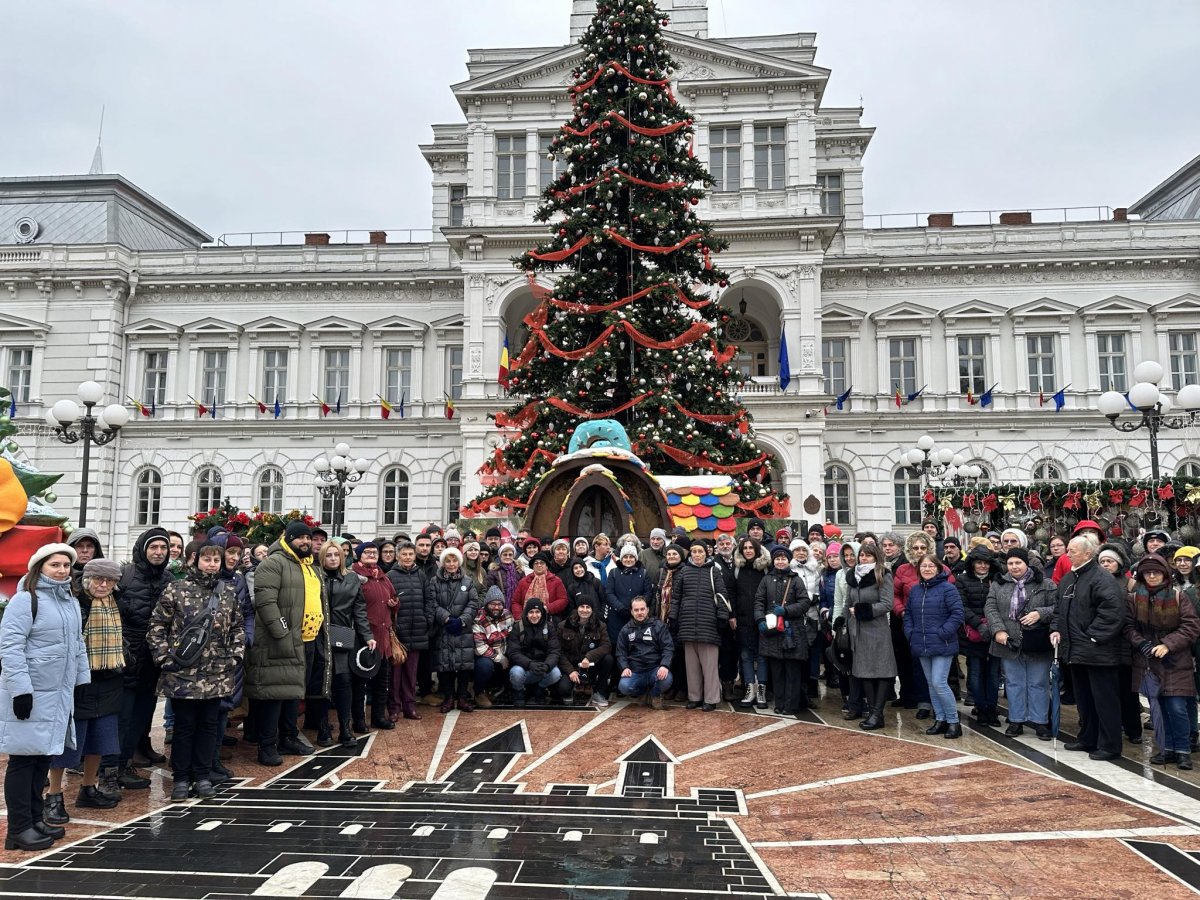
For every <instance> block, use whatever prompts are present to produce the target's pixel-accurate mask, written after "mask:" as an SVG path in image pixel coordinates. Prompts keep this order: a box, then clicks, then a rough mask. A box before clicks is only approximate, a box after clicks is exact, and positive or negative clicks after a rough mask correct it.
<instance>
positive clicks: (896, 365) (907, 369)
mask: <svg viewBox="0 0 1200 900" xmlns="http://www.w3.org/2000/svg"><path fill="white" fill-rule="evenodd" d="M888 358H889V361H890V368H889V373H888V374H889V375H890V376H891V379H892V384H891V388H892V390H895V389H896V388H899V389H900V393H902V394H904V395H905V396H907V395H909V394H915V393H916V391H917V339H916V338H892V339H891V340H889V341H888Z"/></svg>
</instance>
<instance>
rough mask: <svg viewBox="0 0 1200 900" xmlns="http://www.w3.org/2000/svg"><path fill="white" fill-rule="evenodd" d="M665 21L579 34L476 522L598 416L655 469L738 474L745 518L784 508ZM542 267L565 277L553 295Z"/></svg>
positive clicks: (506, 501) (622, 0)
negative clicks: (538, 279)
mask: <svg viewBox="0 0 1200 900" xmlns="http://www.w3.org/2000/svg"><path fill="white" fill-rule="evenodd" d="M667 21H668V20H667V19H666V18H664V17H663V14H662V13H660V12H659V10H658V9H657V6H656V4H655V3H654V2H653V0H641V2H637V0H599V2H598V3H597V6H596V15H595V17H594V18H593V19H592V24H591V25H590V26H589V27H588V29H587V31H586V32H584V34H583V37H582V38H581V40H580V45H581V47H582V49H583V60H582V62H581V63H580V65H579V66H578V67H577V68H576V69H575V71H574V73H573V75H574V87H572V88H571V89H570V95H571V99H572V104H573V110H574V112H573V115H572V116H571V118H570V120H569V121H568V122H566V123H565V124H564V125H563V126H562V127H561V129H560V133H559V135H558V136H557V137H556V138H555V139H554V140H553V141H552V142H551V145H550V148H549V152H550V154H551V156H552V157H554V158H556V159H558V160H560V162H561V163H562V167H561V173H560V175H559V176H558V178H557V179H556V180H555V181H553V182H552V183H551V184H550V185H549V186H548V187H547V188H546V190H545V192H544V193H543V195H542V196H543V201H544V202H543V204H542V206H541V207H540V208H539V210H538V212H537V215H536V217H535V218H536V219H537V220H538V221H540V222H546V223H551V224H550V237H549V239H548V240H547V241H545V242H544V243H542V244H540V245H539V246H538V247H536V248H533V249H531V250H529V251H527V252H526V253H524V254H523V255H522V256H520V257H517V258H516V259H514V263H515V264H516V265H517V266H518V267H520V268H521V269H523V270H524V271H525V272H526V275H527V277H528V278H529V279H530V284H531V286H532V288H533V294H534V297H535V298H536V299H537V300H538V301H539V304H538V307H537V308H536V309H535V310H534V312H532V313H531V314H530V315H529V316H527V317H526V318H525V324H526V325H528V326H529V329H530V337H529V341H528V343H527V344H526V345H525V347H524V348H522V350H521V352H520V353H519V354H518V355H517V357H516V359H515V360H514V361H513V362H512V364H511V365H510V367H509V380H510V383H509V393H510V395H512V396H513V397H516V398H520V400H519V402H518V403H517V404H516V405H514V406H513V407H511V408H509V409H507V410H505V411H503V412H499V413H497V414H496V415H495V420H496V423H497V425H499V426H500V427H501V428H506V429H514V430H515V431H516V433H515V435H510V441H509V443H508V444H507V446H505V447H504V448H503V449H502V450H501V451H500V452H498V453H496V454H495V455H494V456H493V457H492V458H491V459H489V460H488V461H487V462H485V463H484V465H483V466H482V467H481V469H480V476H481V480H482V482H483V483H484V484H485V485H487V487H486V488H485V490H484V492H483V493H482V494H481V495H480V496H479V497H477V498H476V499H475V501H474V502H473V503H471V504H470V505H469V506H468V507H466V511H467V512H468V513H469V514H484V513H486V512H488V511H489V510H493V509H495V508H496V507H499V506H507V507H509V508H517V509H520V508H523V506H524V503H525V501H526V500H527V499H528V497H529V495H530V493H531V492H532V491H533V488H534V486H535V485H536V483H537V481H538V478H539V477H540V476H541V474H542V473H543V472H545V471H546V469H547V468H548V467H549V465H550V463H551V461H552V460H553V459H554V458H555V457H556V456H557V455H558V454H561V453H565V452H566V450H567V446H568V444H569V442H570V438H571V435H572V433H573V432H574V430H575V426H576V425H578V424H579V423H580V422H582V421H586V420H588V419H596V418H614V419H617V420H618V421H620V422H621V423H622V424H623V425H624V426H625V430H626V432H627V433H628V434H629V439H630V443H631V444H632V446H633V447H634V448H635V451H636V452H637V453H638V455H639V456H640V457H641V458H642V459H643V460H644V461H645V462H646V463H647V464H648V465H649V466H650V470H651V471H652V472H654V473H656V474H659V475H693V474H694V475H699V474H717V473H720V474H729V475H730V477H731V478H732V480H733V481H734V485H735V490H736V492H737V493H738V494H739V496H740V497H741V503H740V504H739V506H740V508H741V509H742V510H743V511H750V510H753V511H755V512H756V514H758V515H762V516H765V517H773V516H779V515H786V514H787V511H786V510H787V503H786V497H785V496H776V495H775V493H774V492H773V491H772V490H771V489H770V487H769V486H768V485H766V484H764V483H763V482H764V481H765V480H766V479H765V478H764V477H763V473H764V470H765V466H764V464H765V462H766V461H767V458H768V457H767V456H766V454H764V453H763V451H762V450H760V449H759V447H758V445H757V444H756V443H755V441H754V435H753V431H752V429H751V427H750V423H751V417H750V415H749V413H748V412H747V411H746V409H745V408H744V407H743V406H742V405H741V403H740V402H739V401H738V400H737V399H736V394H737V389H738V386H739V385H740V384H741V383H742V381H743V376H742V374H741V373H740V372H739V371H738V370H737V369H736V368H735V367H734V366H733V365H732V362H733V359H734V357H735V356H736V354H737V347H736V346H734V345H733V344H731V343H729V342H728V341H727V340H725V337H724V333H723V328H724V326H725V324H726V323H727V322H728V321H729V314H728V311H727V310H723V309H721V308H720V307H719V306H718V305H717V304H716V303H714V302H711V301H710V300H709V298H708V297H707V296H706V294H705V291H704V288H705V287H706V286H713V285H718V286H723V285H726V284H728V275H727V274H726V273H724V272H722V271H721V270H720V269H719V268H718V267H716V266H715V265H714V263H713V259H712V254H713V253H715V252H719V251H720V250H722V249H724V248H725V246H726V242H725V241H724V240H722V239H721V238H718V237H717V236H716V234H715V233H714V232H713V230H712V228H711V226H710V225H709V224H708V223H706V222H704V221H701V220H700V219H699V218H698V217H697V216H696V215H695V213H694V212H693V208H694V207H695V205H696V204H697V203H699V201H700V199H701V198H702V197H703V196H704V190H703V189H702V187H701V186H711V185H712V183H713V179H712V176H711V175H710V174H709V172H708V171H707V170H706V169H705V168H704V166H703V165H702V164H701V163H700V162H699V161H698V160H697V159H695V157H694V156H693V154H692V141H693V136H694V129H693V123H692V118H691V116H690V115H689V114H688V112H687V110H686V109H684V108H683V107H682V106H681V105H680V104H679V103H678V102H677V101H676V99H675V96H674V94H673V93H672V92H671V88H670V79H671V76H672V74H673V73H674V63H673V61H672V59H671V56H670V54H669V53H668V52H667V48H666V46H665V43H664V40H663V35H662V32H661V28H662V26H663V25H665V24H666V23H667ZM539 272H553V273H555V276H556V279H557V280H556V282H555V284H554V287H553V289H550V290H547V289H546V288H543V287H541V286H539V285H536V284H535V282H534V278H535V276H536V274H537V273H539Z"/></svg>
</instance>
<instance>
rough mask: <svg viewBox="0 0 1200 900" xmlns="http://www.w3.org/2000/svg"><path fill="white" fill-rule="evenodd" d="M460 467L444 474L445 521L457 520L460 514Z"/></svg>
mask: <svg viewBox="0 0 1200 900" xmlns="http://www.w3.org/2000/svg"><path fill="white" fill-rule="evenodd" d="M461 507H462V469H457V468H456V469H454V470H453V471H451V472H450V474H449V475H447V476H446V521H447V522H457V521H458V517H459V516H461V515H462V509H461Z"/></svg>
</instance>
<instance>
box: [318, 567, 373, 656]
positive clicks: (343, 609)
mask: <svg viewBox="0 0 1200 900" xmlns="http://www.w3.org/2000/svg"><path fill="white" fill-rule="evenodd" d="M321 574H322V575H324V576H325V583H326V584H328V585H329V619H330V623H331V624H333V625H341V626H342V627H344V628H353V629H354V633H355V635H356V636H357V637H358V644H359V645H360V646H363V647H365V646H366V645H367V641H369V640H371V625H370V623H369V622H367V599H366V597H364V596H363V590H362V579H361V578H359V577H358V576H357V575H355V574H354V573H353V572H346V573H345V574H343V573H342V572H340V571H338V570H336V569H335V570H334V571H332V572H331V571H329V570H328V569H322V570H321ZM351 652H352V651H350V650H337V649H335V650H334V651H333V674H334V675H345V674H346V673H347V672H349V671H350V653H351Z"/></svg>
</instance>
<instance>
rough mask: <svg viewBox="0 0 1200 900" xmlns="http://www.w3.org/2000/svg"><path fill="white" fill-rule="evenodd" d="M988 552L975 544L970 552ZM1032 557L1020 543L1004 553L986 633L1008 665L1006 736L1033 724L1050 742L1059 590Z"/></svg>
mask: <svg viewBox="0 0 1200 900" xmlns="http://www.w3.org/2000/svg"><path fill="white" fill-rule="evenodd" d="M987 552H988V551H987V550H985V549H984V548H976V549H974V550H972V551H971V554H983V553H987ZM971 554H968V558H971ZM978 558H979V557H978V556H976V557H974V558H973V559H972V562H971V563H970V564H969V565H974V564H975V562H974V560H975V559H978ZM1029 559H1030V557H1029V554H1028V553H1027V552H1026V551H1025V550H1024V549H1022V548H1019V547H1016V548H1013V549H1012V550H1009V551H1008V554H1007V555H1006V556H1005V559H1004V568H1003V570H1002V571H1001V572H1000V574H999V575H998V576H996V577H995V578H994V579H993V580H992V584H991V587H990V588H989V589H988V596H987V600H986V602H985V603H984V608H983V611H984V617H985V618H986V619H987V622H988V625H987V630H988V632H989V634H988V635H985V637H990V639H991V647H990V648H989V652H990V655H991V656H992V657H993V658H995V659H997V660H998V661H999V662H1000V665H1001V666H1002V667H1003V669H1004V693H1005V696H1006V698H1007V699H1008V723H1009V724H1008V728H1007V729H1005V734H1007V735H1009V736H1011V737H1018V736H1020V735H1021V734H1023V733H1024V730H1025V726H1026V725H1029V726H1031V727H1032V728H1033V729H1034V730H1035V731H1036V733H1037V737H1038V739H1039V740H1042V741H1048V740H1050V739H1051V738H1052V737H1053V734H1051V731H1050V718H1049V716H1050V692H1049V686H1050V660H1051V656H1052V652H1053V650H1052V647H1051V645H1050V630H1049V624H1050V621H1051V619H1052V617H1053V616H1054V609H1055V600H1056V592H1055V586H1054V582H1053V581H1051V580H1050V579H1049V578H1047V577H1045V575H1044V573H1043V571H1042V570H1041V569H1040V568H1038V567H1036V566H1030V565H1029ZM964 577H965V576H964ZM960 589H962V583H960ZM964 605H965V604H964ZM972 691H974V687H972ZM978 699H979V698H978V697H976V700H978Z"/></svg>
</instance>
